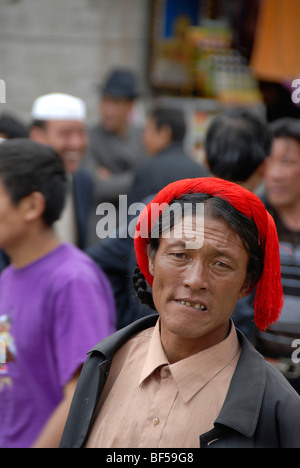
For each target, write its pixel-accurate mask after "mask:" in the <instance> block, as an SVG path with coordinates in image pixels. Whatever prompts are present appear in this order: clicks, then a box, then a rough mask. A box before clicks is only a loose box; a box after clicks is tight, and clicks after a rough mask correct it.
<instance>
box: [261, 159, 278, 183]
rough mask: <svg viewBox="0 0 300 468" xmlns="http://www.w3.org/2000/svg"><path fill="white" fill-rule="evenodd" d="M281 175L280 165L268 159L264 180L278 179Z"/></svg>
mask: <svg viewBox="0 0 300 468" xmlns="http://www.w3.org/2000/svg"><path fill="white" fill-rule="evenodd" d="M281 177H282V167H281V165H280V164H278V163H277V162H271V161H268V163H267V165H266V171H265V179H266V180H280V179H281Z"/></svg>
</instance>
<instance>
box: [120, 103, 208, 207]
mask: <svg viewBox="0 0 300 468" xmlns="http://www.w3.org/2000/svg"><path fill="white" fill-rule="evenodd" d="M186 130H187V126H186V118H185V115H184V112H183V111H182V110H181V109H179V108H178V107H167V106H154V107H153V108H152V109H151V110H150V111H149V113H148V116H147V122H146V127H145V130H144V134H143V140H144V144H145V147H146V150H147V152H148V153H149V155H150V158H148V159H147V160H146V161H145V162H144V163H143V164H141V165H140V167H139V168H138V169H137V171H136V175H135V180H134V183H133V186H132V189H131V190H130V192H129V195H128V204H129V205H130V204H131V203H135V202H140V201H142V200H143V199H145V198H146V197H148V196H149V195H152V194H156V193H157V192H158V191H159V190H161V189H162V188H163V187H164V186H165V185H167V184H169V183H171V182H174V181H175V180H179V179H185V178H188V177H192V178H195V177H206V176H208V175H209V172H208V170H207V169H206V167H204V165H203V164H200V163H198V162H197V161H194V160H193V159H192V158H191V157H190V156H189V155H188V154H187V152H186V151H185V149H184V138H185V135H186Z"/></svg>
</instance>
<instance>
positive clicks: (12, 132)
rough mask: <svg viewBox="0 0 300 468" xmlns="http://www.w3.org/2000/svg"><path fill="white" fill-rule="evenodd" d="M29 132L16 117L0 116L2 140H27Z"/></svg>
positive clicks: (3, 114)
mask: <svg viewBox="0 0 300 468" xmlns="http://www.w3.org/2000/svg"><path fill="white" fill-rule="evenodd" d="M27 137H28V130H27V128H26V127H25V125H24V124H23V123H22V122H21V121H20V120H19V119H17V118H16V117H15V116H13V115H10V114H8V113H5V112H4V113H2V114H1V115H0V139H1V138H3V139H5V140H11V139H13V138H27Z"/></svg>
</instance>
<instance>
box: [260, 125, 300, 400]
mask: <svg viewBox="0 0 300 468" xmlns="http://www.w3.org/2000/svg"><path fill="white" fill-rule="evenodd" d="M271 129H272V132H273V144H272V150H271V153H270V156H269V157H268V158H267V164H266V171H265V187H266V206H267V208H268V210H269V211H270V213H271V214H272V216H273V218H274V221H275V224H276V227H277V232H278V237H279V243H280V246H281V249H280V257H281V275H282V286H283V292H284V296H285V298H284V308H283V312H282V314H281V317H280V319H279V321H278V323H277V324H276V326H274V327H272V328H271V329H268V330H267V331H266V332H265V333H260V334H259V335H258V338H257V339H258V344H257V345H258V349H259V351H260V352H261V353H262V354H263V355H264V356H266V358H267V359H269V360H270V361H271V362H272V363H273V364H274V365H275V366H276V367H278V368H279V369H280V370H281V371H282V372H283V374H284V375H285V376H286V377H287V378H288V379H289V380H290V382H291V384H292V385H293V387H294V388H295V389H296V390H297V391H298V393H300V365H299V364H296V363H295V362H293V361H292V354H293V349H294V348H293V341H294V340H296V339H298V340H299V339H300V182H299V181H300V121H299V120H296V119H291V118H284V119H280V120H278V121H274V122H273V123H272V124H271Z"/></svg>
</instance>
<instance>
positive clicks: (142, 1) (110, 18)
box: [0, 0, 150, 122]
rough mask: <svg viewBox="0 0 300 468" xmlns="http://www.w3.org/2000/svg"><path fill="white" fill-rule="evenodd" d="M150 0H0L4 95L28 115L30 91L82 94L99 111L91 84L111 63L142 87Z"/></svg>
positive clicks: (93, 114) (91, 113)
mask: <svg viewBox="0 0 300 468" xmlns="http://www.w3.org/2000/svg"><path fill="white" fill-rule="evenodd" d="M149 24H150V0H0V79H2V80H4V81H5V84H6V103H5V104H0V112H3V111H4V110H5V111H12V112H14V113H16V114H17V115H18V116H20V117H21V118H22V119H23V120H25V121H26V122H27V121H28V120H29V116H30V109H31V105H32V102H33V100H34V99H35V97H36V96H39V95H41V94H45V93H48V92H67V93H70V94H74V95H77V96H80V97H82V98H83V99H84V100H85V101H86V104H87V108H88V122H93V121H94V120H95V119H96V118H97V105H98V100H97V92H96V90H95V86H96V84H97V83H98V82H99V81H100V80H101V79H102V78H103V77H104V76H105V75H106V73H107V71H108V70H109V69H110V68H111V67H114V66H116V65H126V66H129V67H132V69H134V70H135V71H136V72H137V73H138V74H139V78H140V83H141V87H142V89H143V90H144V91H145V90H146V89H147V79H146V70H147V58H148V47H149V29H150V26H149Z"/></svg>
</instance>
